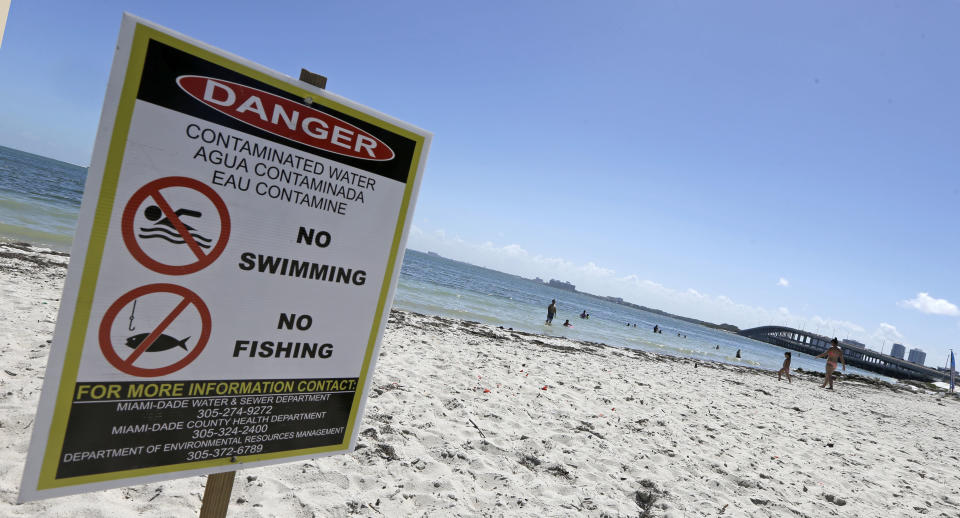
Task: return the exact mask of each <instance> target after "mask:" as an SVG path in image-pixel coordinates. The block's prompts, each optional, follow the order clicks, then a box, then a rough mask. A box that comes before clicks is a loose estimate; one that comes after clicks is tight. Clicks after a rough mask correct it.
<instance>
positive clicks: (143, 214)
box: [121, 176, 230, 275]
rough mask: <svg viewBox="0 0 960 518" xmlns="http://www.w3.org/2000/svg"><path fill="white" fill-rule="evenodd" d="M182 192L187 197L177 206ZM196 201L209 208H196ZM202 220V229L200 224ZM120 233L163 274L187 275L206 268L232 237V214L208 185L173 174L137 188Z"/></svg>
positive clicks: (131, 248)
mask: <svg viewBox="0 0 960 518" xmlns="http://www.w3.org/2000/svg"><path fill="white" fill-rule="evenodd" d="M184 189H187V190H186V191H185V190H184ZM198 194H199V196H197V195H198ZM178 198H183V199H184V200H185V201H182V202H181V203H176V204H177V205H179V206H180V208H177V209H174V208H173V206H172V203H175V202H177V201H179V200H178ZM198 204H199V205H207V206H208V207H209V210H198V209H200V207H197V205H198ZM183 205H190V207H184V206H183ZM201 224H202V225H203V226H202V227H201V228H202V229H203V231H202V232H201V230H199V229H198V228H197V227H198V226H201ZM121 233H122V235H123V242H124V244H125V245H126V247H127V250H129V251H130V254H131V255H132V256H133V257H134V258H135V259H136V260H137V261H138V262H139V263H140V264H142V265H143V266H145V267H147V268H149V269H150V270H153V271H155V272H157V273H162V274H165V275H186V274H189V273H194V272H197V271H200V270H202V269H204V268H206V267H207V266H209V265H210V264H211V263H213V261H215V260H216V259H217V258H218V257H219V256H220V254H221V253H223V250H224V249H225V248H226V246H227V240H228V239H229V237H230V214H229V212H228V210H227V206H226V204H225V203H224V202H223V199H222V198H221V197H220V195H219V194H217V193H216V191H214V190H213V189H212V188H211V187H210V186H209V185H207V184H205V183H203V182H200V181H198V180H195V179H193V178H186V177H180V176H171V177H166V178H160V179H158V180H154V181H152V182H150V183H148V184H146V185H144V186H143V187H141V188H140V189H139V190H137V192H135V193H134V194H133V196H132V197H131V198H130V201H128V202H127V204H126V206H125V207H124V210H123V217H122V220H121ZM205 234H206V235H205ZM214 238H215V239H214ZM157 243H159V244H160V245H158V244H157ZM161 245H162V246H161Z"/></svg>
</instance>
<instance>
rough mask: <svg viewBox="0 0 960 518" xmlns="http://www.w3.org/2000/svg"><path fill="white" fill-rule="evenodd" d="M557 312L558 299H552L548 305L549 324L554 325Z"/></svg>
mask: <svg viewBox="0 0 960 518" xmlns="http://www.w3.org/2000/svg"><path fill="white" fill-rule="evenodd" d="M556 314H557V299H553V300H551V301H550V305H549V306H547V325H548V326H549V325H553V317H554V315H556Z"/></svg>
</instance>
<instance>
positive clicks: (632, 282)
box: [408, 230, 867, 339]
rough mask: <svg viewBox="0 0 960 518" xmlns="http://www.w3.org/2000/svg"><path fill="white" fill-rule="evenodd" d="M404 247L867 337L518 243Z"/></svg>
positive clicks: (742, 323) (731, 315)
mask: <svg viewBox="0 0 960 518" xmlns="http://www.w3.org/2000/svg"><path fill="white" fill-rule="evenodd" d="M408 246H410V248H413V249H415V250H421V251H432V252H436V253H439V254H440V255H442V256H444V257H449V258H451V259H456V260H460V261H465V262H468V263H471V264H476V265H480V266H484V267H487V268H492V269H494V270H499V271H502V272H506V273H511V274H514V275H519V276H521V277H526V278H533V277H541V278H543V279H551V278H553V279H558V280H562V281H568V282H571V283H573V284H575V285H576V286H577V289H578V290H579V291H584V292H588V293H593V294H596V295H605V296H612V297H621V298H623V299H624V300H627V301H630V302H633V303H636V304H640V305H642V306H647V307H650V308H656V309H661V310H663V311H668V312H670V313H676V314H678V315H684V316H689V317H693V318H697V319H701V320H706V321H710V322H716V323H730V324H734V325H736V326H739V327H741V328H749V327H756V326H761V325H770V324H775V325H785V326H790V327H795V328H797V329H800V328H803V329H806V330H808V331H817V330H819V331H820V333H821V334H823V335H831V336H833V335H834V334H835V335H837V336H839V337H841V338H845V337H850V338H855V339H866V338H867V336H866V335H867V333H866V331H865V330H864V328H863V327H861V326H859V325H857V324H855V323H853V322H847V321H843V320H835V319H826V318H822V317H818V316H815V317H806V316H802V315H796V314H794V313H791V312H790V310H789V309H788V308H785V307H776V308H764V307H759V306H751V305H747V304H743V303H739V302H736V301H734V300H732V299H731V298H730V297H728V296H726V295H722V294H717V295H711V294H709V293H704V292H703V291H702V290H697V289H695V288H687V289H674V288H670V287H667V286H664V285H663V284H661V283H658V282H656V281H654V280H651V279H647V278H644V277H643V276H642V275H640V274H637V273H619V272H617V271H615V270H613V269H610V268H606V267H604V266H602V265H598V264H596V263H593V262H587V263H585V264H579V265H578V264H574V263H572V262H570V261H568V260H566V259H563V258H559V257H545V256H542V255H535V254H534V253H531V252H530V251H528V250H526V249H524V248H523V247H522V246H520V245H519V244H509V245H505V246H497V245H496V244H494V243H493V242H490V241H487V242H483V243H471V242H468V241H464V240H462V239H459V238H458V237H452V236H450V235H449V234H447V233H446V232H444V231H442V230H440V231H436V230H435V231H432V232H427V231H420V232H413V231H411V232H410V239H409V243H408ZM782 280H785V279H782Z"/></svg>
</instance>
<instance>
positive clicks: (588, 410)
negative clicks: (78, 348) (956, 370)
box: [0, 244, 960, 517]
mask: <svg viewBox="0 0 960 518" xmlns="http://www.w3.org/2000/svg"><path fill="white" fill-rule="evenodd" d="M66 262H67V258H66V256H65V255H57V254H51V253H45V252H42V251H37V249H30V250H23V249H20V248H16V247H13V248H11V247H10V246H9V245H8V244H4V245H0V293H2V294H3V298H2V301H3V310H4V311H2V312H0V315H2V316H0V319H2V323H0V345H2V346H3V347H4V348H5V352H6V354H4V355H2V356H0V373H3V374H0V440H2V442H3V443H4V444H5V445H6V448H4V449H3V450H2V451H3V453H2V454H0V515H4V516H38V515H81V514H82V515H84V516H111V517H112V516H118V515H120V516H127V515H135V514H138V515H142V516H185V515H196V513H197V512H198V510H199V506H200V498H201V496H202V492H203V483H204V479H203V478H201V477H192V478H186V479H177V480H171V481H166V482H160V483H153V484H146V485H137V486H131V487H128V488H122V489H114V490H109V491H101V492H95V493H88V494H85V495H76V496H71V497H63V498H56V499H51V500H45V501H40V502H32V503H28V504H23V505H17V504H15V501H16V494H17V492H18V489H19V484H20V477H21V475H22V471H23V463H24V459H25V454H26V449H27V445H28V442H29V438H30V433H31V427H32V422H33V416H34V413H35V411H36V404H37V401H38V398H39V387H40V383H41V378H42V376H43V373H44V368H45V366H46V357H47V352H48V350H49V346H48V343H49V340H50V339H51V338H52V332H53V324H54V322H55V320H56V314H57V309H58V306H59V298H60V295H61V290H62V284H63V280H64V278H65V274H66V268H65V265H66ZM821 380H822V375H821V376H820V377H817V376H816V375H815V374H814V373H800V374H797V375H795V376H794V380H793V383H792V384H788V383H787V382H786V380H784V381H781V382H777V379H776V373H775V372H772V371H768V370H762V369H757V368H753V367H746V366H734V365H729V364H724V363H717V362H707V361H701V360H693V359H688V358H681V357H674V356H669V355H663V354H658V353H652V352H644V351H637V350H633V349H623V348H618V347H615V346H609V345H605V344H599V343H594V342H583V341H575V340H569V339H566V338H559V337H552V336H547V335H540V334H535V333H526V332H519V331H510V330H505V329H499V328H497V327H495V326H491V325H487V324H480V323H476V322H470V321H466V320H456V319H452V318H446V317H439V316H427V315H421V314H417V313H412V312H403V311H392V312H391V314H390V318H389V320H388V324H387V330H386V332H385V335H384V340H383V346H382V348H381V354H380V358H379V361H378V365H377V368H376V372H375V373H374V376H373V378H372V380H371V385H370V387H369V388H370V390H369V396H368V397H369V398H368V400H367V405H366V412H365V415H364V417H363V420H362V421H361V422H359V423H358V426H359V430H360V435H359V439H358V446H357V450H356V451H355V452H353V453H352V454H349V455H339V456H335V457H326V458H319V459H314V460H308V461H299V462H293V463H288V464H281V465H276V466H271V467H266V468H256V469H246V470H241V471H242V472H241V473H240V474H239V476H238V477H237V482H236V484H235V486H234V491H233V495H232V497H231V505H230V516H312V515H314V514H316V515H322V516H346V515H352V514H358V515H361V516H380V515H382V516H409V515H422V514H423V513H424V512H426V513H427V514H428V515H431V516H435V515H436V516H477V515H492V516H538V517H539V516H544V515H546V516H601V515H604V514H606V515H608V516H618V515H620V516H636V515H638V514H639V515H646V516H678V517H679V516H717V515H718V514H720V513H722V514H724V515H726V516H781V515H790V514H792V515H796V516H811V517H812V516H823V515H826V514H834V515H863V516H888V515H915V514H919V513H926V514H928V515H930V516H956V515H957V514H958V513H960V469H958V465H960V446H958V445H957V439H958V434H957V429H958V426H957V422H958V416H960V398H958V397H957V396H956V395H945V394H944V393H942V392H932V391H930V390H926V389H923V388H919V389H917V390H913V389H906V387H907V385H906V384H897V385H896V386H892V387H893V389H891V388H889V387H885V386H883V385H882V384H883V383H884V382H878V383H869V384H868V383H864V382H861V381H858V380H856V379H852V378H849V377H843V378H840V379H839V380H838V381H837V382H836V390H835V391H832V392H831V391H827V390H821V389H819V388H818V387H819V383H820V381H821ZM900 385H903V387H900ZM905 389H906V390H905ZM941 513H942V514H941Z"/></svg>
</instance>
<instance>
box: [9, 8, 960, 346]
mask: <svg viewBox="0 0 960 518" xmlns="http://www.w3.org/2000/svg"><path fill="white" fill-rule="evenodd" d="M125 10H126V11H129V12H131V13H134V14H137V15H139V16H142V17H144V18H147V19H149V20H152V21H154V22H157V23H159V24H161V25H165V26H167V27H170V28H172V29H174V30H177V31H180V32H183V33H185V34H187V35H190V36H192V37H195V38H197V39H200V40H203V41H206V42H208V43H210V44H213V45H215V46H218V47H220V48H223V49H225V50H228V51H230V52H233V53H236V54H239V55H241V56H244V57H246V58H248V59H251V60H253V61H256V62H259V63H261V64H263V65H265V66H268V67H270V68H273V69H276V70H279V71H281V72H285V73H288V74H290V75H294V76H295V75H297V74H298V73H299V70H300V67H306V68H309V69H311V70H313V71H315V72H319V73H323V74H324V75H327V76H328V77H329V78H330V82H329V85H328V87H329V89H330V90H331V91H333V92H336V93H338V94H341V95H344V96H347V97H349V98H351V99H354V100H356V101H358V102H360V103H363V104H366V105H368V106H371V107H373V108H376V109H378V110H381V111H383V112H385V113H388V114H390V115H393V116H395V117H398V118H400V119H403V120H406V121H409V122H411V123H413V124H416V125H418V126H421V127H423V128H426V129H428V130H430V131H432V132H434V134H435V138H434V141H433V147H432V149H431V154H430V157H429V162H428V167H427V172H426V176H425V179H424V182H423V186H422V189H421V192H420V198H419V203H418V206H417V211H416V216H415V218H414V228H413V231H412V233H411V237H410V241H409V246H410V247H411V248H415V249H420V250H435V251H437V252H440V253H442V254H443V255H446V256H448V257H453V258H457V259H462V260H467V261H470V262H473V263H476V264H481V265H485V266H490V267H494V268H497V269H500V270H504V271H508V272H511V273H517V274H521V275H525V276H528V277H533V276H540V277H543V278H551V277H554V278H559V279H563V280H568V281H570V282H573V283H575V284H577V285H578V287H579V288H580V289H582V290H585V291H590V292H594V293H598V294H605V295H616V296H622V297H624V298H625V299H627V300H631V301H633V302H636V303H639V304H644V305H647V306H652V307H658V308H661V309H664V310H667V311H672V312H677V313H681V314H686V315H690V316H695V317H699V318H704V319H708V320H713V321H723V322H730V323H733V324H736V325H738V326H741V327H751V326H754V325H761V324H768V323H774V324H788V325H794V326H797V327H805V328H807V329H813V330H819V331H820V332H823V333H825V334H836V335H838V336H840V337H841V338H844V337H850V338H855V339H859V340H861V341H865V342H867V344H868V345H869V346H871V347H873V348H876V349H880V348H881V346H883V347H885V350H889V347H890V344H891V343H892V342H893V341H899V342H902V343H904V344H906V345H907V346H908V348H909V347H920V348H921V349H923V350H925V351H926V352H927V353H928V360H927V364H928V365H943V363H944V361H945V359H946V355H947V351H948V350H949V349H950V348H957V349H958V351H960V347H958V345H960V343H958V339H957V336H958V334H960V309H958V308H957V304H960V283H958V279H957V275H956V271H957V268H956V265H957V263H958V256H960V240H958V232H957V223H956V222H957V220H958V215H960V210H958V208H957V207H958V206H960V165H958V164H960V145H958V144H960V142H958V140H957V139H958V135H960V102H958V97H957V95H958V92H960V69H958V67H957V66H956V56H958V55H960V32H958V31H957V30H956V27H957V26H958V22H960V3H957V2H953V1H929V2H878V1H869V2H843V3H837V2H795V3H793V4H792V5H785V4H784V3H779V2H778V3H775V5H774V3H771V2H763V1H757V2H723V3H719V2H696V3H694V2H589V3H588V2H570V3H558V2H545V1H543V2H490V1H488V2H475V3H465V2H404V3H399V2H352V3H345V2H316V1H313V2H273V3H267V2H256V3H254V2H250V3H244V2H218V1H214V2H133V1H127V2H106V1H105V2H95V3H90V2H41V1H32V2H26V1H17V0H14V2H13V4H12V7H11V10H10V15H9V18H8V26H7V29H6V33H5V35H4V40H3V43H2V47H0V71H3V74H2V75H3V78H4V80H3V81H0V144H2V145H5V146H9V147H14V148H18V149H23V150H26V151H30V152H34V153H38V154H42V155H47V156H51V157H54V158H58V159H61V160H65V161H68V162H72V163H77V164H80V165H86V164H87V163H88V162H89V158H90V153H91V151H92V147H93V138H94V134H95V131H96V126H97V123H98V120H99V114H100V108H101V103H102V100H103V94H104V90H105V87H106V80H107V75H108V72H109V67H110V63H111V59H112V50H113V47H114V45H115V43H116V38H117V31H118V28H119V23H120V16H121V13H122V12H123V11H125Z"/></svg>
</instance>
